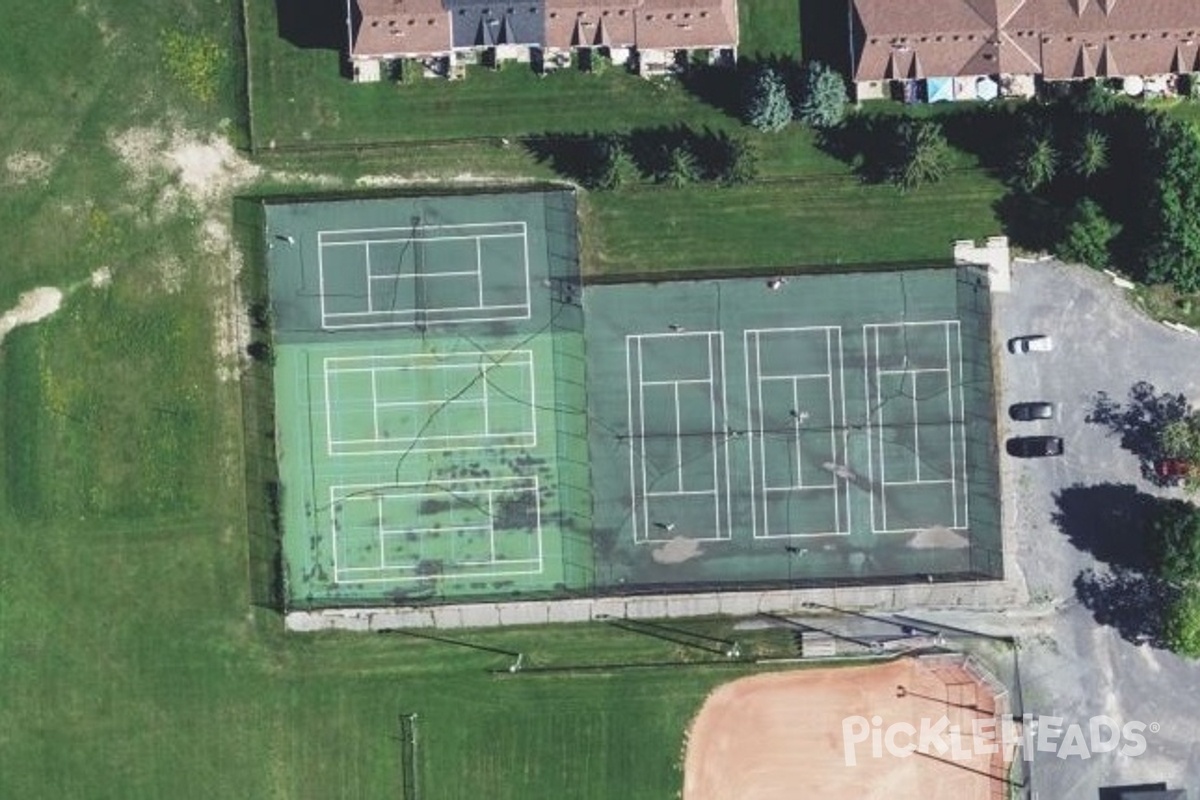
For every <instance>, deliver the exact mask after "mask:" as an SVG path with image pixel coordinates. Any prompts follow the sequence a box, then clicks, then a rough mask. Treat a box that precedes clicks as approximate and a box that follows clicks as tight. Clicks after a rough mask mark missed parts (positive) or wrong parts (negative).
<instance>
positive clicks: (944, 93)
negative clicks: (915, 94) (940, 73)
mask: <svg viewBox="0 0 1200 800" xmlns="http://www.w3.org/2000/svg"><path fill="white" fill-rule="evenodd" d="M925 98H926V100H927V101H928V102H930V103H940V102H943V101H950V100H953V99H954V79H953V78H926V79H925Z"/></svg>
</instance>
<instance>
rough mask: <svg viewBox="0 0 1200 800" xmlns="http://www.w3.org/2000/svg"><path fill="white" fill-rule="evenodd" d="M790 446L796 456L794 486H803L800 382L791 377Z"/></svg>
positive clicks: (798, 487)
mask: <svg viewBox="0 0 1200 800" xmlns="http://www.w3.org/2000/svg"><path fill="white" fill-rule="evenodd" d="M791 417H792V436H793V437H794V439H793V443H794V447H793V448H792V449H793V451H794V453H795V458H796V488H797V489H803V488H804V466H803V465H802V464H801V463H800V382H799V381H798V380H796V379H795V378H793V379H792V414H791Z"/></svg>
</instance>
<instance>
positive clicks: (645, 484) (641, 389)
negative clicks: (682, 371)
mask: <svg viewBox="0 0 1200 800" xmlns="http://www.w3.org/2000/svg"><path fill="white" fill-rule="evenodd" d="M643 359H644V353H643V351H642V339H641V337H640V336H639V337H637V368H638V411H639V413H640V419H639V422H640V423H641V435H642V436H643V437H644V436H645V435H646V391H645V389H646V386H645V383H644V382H643V381H645V373H644V370H643V367H642V363H643ZM635 441H641V445H642V446H641V453H640V455H641V462H642V491H643V492H648V491H650V480H649V478H648V477H647V475H646V443H645V441H642V440H641V439H640V438H639V439H637V440H635ZM642 514H643V516H644V517H645V519H643V520H642V530H643V531H644V536H645V538H650V503H648V502H646V503H642Z"/></svg>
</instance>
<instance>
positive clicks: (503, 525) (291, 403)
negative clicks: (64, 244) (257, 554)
mask: <svg viewBox="0 0 1200 800" xmlns="http://www.w3.org/2000/svg"><path fill="white" fill-rule="evenodd" d="M266 220H267V223H266V224H267V230H266V232H265V236H266V239H267V242H268V245H269V251H268V252H269V256H268V262H269V274H270V279H271V280H270V286H271V298H272V308H273V311H274V317H275V331H274V333H275V353H274V356H275V369H274V373H275V395H276V429H277V436H276V442H277V448H276V449H277V458H278V462H279V474H280V480H281V484H282V487H283V490H282V493H281V517H282V520H283V529H284V533H283V537H284V548H283V549H284V557H285V562H286V563H285V574H286V584H287V586H286V589H287V593H288V597H289V602H290V603H291V604H292V605H294V606H312V605H337V604H343V603H350V604H353V603H358V602H363V601H378V600H379V599H383V598H390V599H393V600H400V599H434V600H446V599H452V598H458V597H480V596H495V595H511V594H513V593H523V594H532V595H536V594H538V593H549V592H554V591H563V590H565V589H571V588H580V587H582V586H585V585H589V584H590V578H591V573H590V556H591V552H590V550H591V548H590V541H589V540H588V539H587V537H586V523H585V522H584V521H583V520H584V519H585V518H586V516H587V514H588V513H589V511H590V497H589V496H588V494H587V486H588V480H587V478H586V468H587V467H586V465H587V452H586V442H585V439H584V435H583V430H584V422H583V420H584V417H583V415H582V413H581V411H582V408H583V389H582V386H581V385H578V384H573V383H569V382H564V381H560V380H558V379H557V377H556V375H557V373H558V370H557V368H556V363H557V362H561V361H562V360H563V359H564V358H572V357H573V358H577V359H579V360H582V357H583V356H582V332H581V323H580V320H579V314H580V309H579V308H578V306H577V305H571V304H570V302H569V301H570V299H571V298H570V297H567V296H564V295H562V294H561V293H549V292H546V291H545V288H544V287H545V286H546V285H547V284H550V285H557V284H559V283H562V282H568V283H570V282H573V281H577V264H576V262H575V256H574V249H573V248H574V242H575V230H574V207H573V204H572V202H571V199H570V197H569V196H565V195H562V194H516V195H473V196H463V197H445V198H389V199H376V200H361V201H329V202H315V203H312V202H308V203H292V204H279V205H271V206H269V207H268V209H267V214H266ZM397 220H399V221H401V223H402V224H396V221H397ZM534 282H536V285H537V286H538V287H539V288H540V289H541V291H540V292H535V291H534V290H533V286H534ZM572 449H574V452H572ZM580 471H582V472H583V473H584V475H583V477H575V473H578V472H580Z"/></svg>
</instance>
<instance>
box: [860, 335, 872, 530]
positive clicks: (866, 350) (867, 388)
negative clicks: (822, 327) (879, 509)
mask: <svg viewBox="0 0 1200 800" xmlns="http://www.w3.org/2000/svg"><path fill="white" fill-rule="evenodd" d="M869 327H870V326H869V325H863V326H862V347H863V394H864V395H866V396H865V397H864V398H863V400H864V401H865V402H866V412H867V415H866V416H867V418H866V427H867V472H868V474H869V475H870V479H869V484H868V485H869V486H872V487H873V486H875V452H874V447H873V439H874V431H873V430H872V428H871V426H872V421H871V417H872V416H873V415H872V413H871V377H870V372H869V371H868V368H867V365H868V364H869V363H870V362H871V337H870V336H869V335H868V334H867V329H868V328H869ZM867 502H868V504H869V506H870V509H871V531H872V532H874V530H875V492H874V491H868V492H867Z"/></svg>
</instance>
